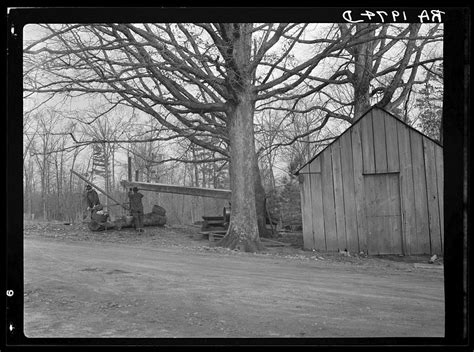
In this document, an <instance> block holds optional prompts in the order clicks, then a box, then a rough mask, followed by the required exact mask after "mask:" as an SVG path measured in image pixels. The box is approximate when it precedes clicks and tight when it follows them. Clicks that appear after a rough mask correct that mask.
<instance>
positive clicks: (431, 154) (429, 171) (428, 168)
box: [423, 137, 442, 255]
mask: <svg viewBox="0 0 474 352" xmlns="http://www.w3.org/2000/svg"><path fill="white" fill-rule="evenodd" d="M434 148H435V144H434V143H433V142H432V141H430V140H429V139H428V138H426V137H423V151H424V159H425V174H426V196H427V199H428V223H429V228H430V242H431V254H438V255H440V254H442V252H441V230H440V226H439V203H438V182H437V180H436V157H435V149H434Z"/></svg>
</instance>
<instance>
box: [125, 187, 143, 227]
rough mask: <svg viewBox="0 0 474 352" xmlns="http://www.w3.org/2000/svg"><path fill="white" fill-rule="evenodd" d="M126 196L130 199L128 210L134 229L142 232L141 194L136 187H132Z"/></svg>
mask: <svg viewBox="0 0 474 352" xmlns="http://www.w3.org/2000/svg"><path fill="white" fill-rule="evenodd" d="M128 198H129V199H130V212H131V215H132V216H133V222H134V224H135V230H137V231H138V232H144V229H143V203H142V198H143V194H141V193H140V192H138V188H137V187H133V192H132V191H130V192H128Z"/></svg>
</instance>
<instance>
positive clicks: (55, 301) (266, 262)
mask: <svg viewBox="0 0 474 352" xmlns="http://www.w3.org/2000/svg"><path fill="white" fill-rule="evenodd" d="M24 247H25V250H24V255H25V257H24V260H25V262H24V263H25V271H24V272H25V277H24V282H25V293H24V294H25V335H26V336H27V337H61V338H64V337H148V338H155V337H158V338H159V337H178V338H179V337H309V338H310V337H387V336H389V337H413V336H416V337H418V336H421V337H442V336H444V290H443V272H442V270H423V269H416V268H413V266H412V265H411V266H409V265H408V264H407V265H406V267H404V268H401V269H400V268H387V267H380V268H379V267H365V266H356V265H350V264H349V265H347V264H345V265H342V264H340V263H339V264H338V263H327V262H323V261H311V262H310V261H298V260H289V259H286V258H278V257H272V256H264V255H258V254H257V255H252V254H250V253H242V255H225V254H218V253H213V252H211V251H201V252H198V251H192V250H186V249H180V248H159V247H150V246H146V245H136V244H134V245H127V244H115V243H100V242H95V243H94V242H74V241H55V240H54V239H48V238H47V239H44V238H25V241H24Z"/></svg>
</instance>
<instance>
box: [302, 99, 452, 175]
mask: <svg viewBox="0 0 474 352" xmlns="http://www.w3.org/2000/svg"><path fill="white" fill-rule="evenodd" d="M376 109H378V110H380V111H383V112H384V113H385V114H386V115H388V116H390V117H392V118H394V119H395V120H397V122H398V123H401V124H403V125H405V126H406V127H408V128H409V129H411V130H413V131H415V132H417V133H419V134H421V135H422V136H423V137H426V138H427V139H429V140H430V141H432V142H433V143H435V144H437V145H439V146H440V147H441V148H442V147H443V146H442V145H441V144H440V143H439V142H438V141H436V140H434V139H433V138H431V137H429V136H427V135H425V134H424V133H422V132H420V131H418V130H417V129H416V128H413V127H412V126H410V125H408V124H407V123H405V122H403V121H402V120H400V119H399V118H398V117H397V116H396V115H394V114H392V113H391V112H389V111H387V110H385V109H383V108H380V107H378V106H372V107H371V108H370V109H368V110H367V111H366V112H365V113H364V114H363V115H362V116H361V117H360V118H359V119H358V120H357V121H356V122H355V123H353V124H352V125H351V126H349V128H347V129H346V130H345V131H344V132H342V133H341V134H340V135H339V136H337V137H336V138H335V139H334V140H333V141H332V142H331V143H329V144H328V145H327V146H326V147H325V148H324V149H323V150H321V151H320V152H319V153H317V154H316V155H315V156H313V157H312V158H311V159H310V160H308V161H307V162H306V163H305V164H303V165H302V166H301V167H300V168H299V169H298V170H297V171H296V172H295V173H294V174H295V175H298V174H299V173H300V172H301V171H302V170H303V169H304V168H305V167H307V166H308V165H309V164H310V163H311V162H312V161H313V160H314V159H316V158H317V157H318V156H319V155H321V154H322V153H323V152H324V151H325V150H326V149H328V148H329V147H330V146H331V145H332V144H333V143H335V142H336V141H338V140H339V138H341V137H342V136H343V135H344V134H346V133H348V132H349V131H350V130H351V129H352V128H353V127H354V126H355V125H357V124H358V123H359V122H360V121H361V120H362V119H364V118H365V117H366V116H367V115H368V114H369V112H371V111H372V110H376Z"/></svg>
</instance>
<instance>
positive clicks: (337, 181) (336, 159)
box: [330, 140, 347, 250]
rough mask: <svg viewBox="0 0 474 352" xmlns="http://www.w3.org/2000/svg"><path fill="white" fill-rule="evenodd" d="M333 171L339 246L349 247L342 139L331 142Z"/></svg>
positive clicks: (340, 247)
mask: <svg viewBox="0 0 474 352" xmlns="http://www.w3.org/2000/svg"><path fill="white" fill-rule="evenodd" d="M330 148H331V156H332V173H333V175H332V176H333V179H334V205H335V209H336V231H337V246H338V247H337V248H339V249H341V250H343V249H345V248H347V238H346V222H345V220H344V218H345V214H344V193H343V185H342V168H341V145H340V140H338V141H336V142H334V143H333V144H331V147H330Z"/></svg>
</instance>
